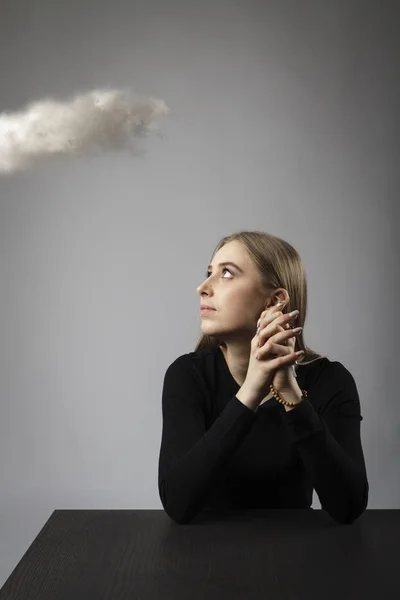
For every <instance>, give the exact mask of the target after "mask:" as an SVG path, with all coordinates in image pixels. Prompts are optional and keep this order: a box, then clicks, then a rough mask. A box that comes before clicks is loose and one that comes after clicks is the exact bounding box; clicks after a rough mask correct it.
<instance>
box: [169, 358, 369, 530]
mask: <svg viewBox="0 0 400 600" xmlns="http://www.w3.org/2000/svg"><path fill="white" fill-rule="evenodd" d="M296 371H297V382H298V385H299V387H300V388H301V389H305V390H307V392H308V397H307V399H306V400H303V401H302V402H301V403H300V404H299V405H298V406H296V407H295V408H294V409H293V410H291V411H285V409H284V407H283V405H282V404H280V403H279V402H278V401H277V400H275V398H271V399H270V400H267V401H266V402H264V403H263V404H261V405H260V406H259V407H258V409H257V410H256V411H253V410H251V409H250V408H248V407H247V406H245V405H244V404H243V403H242V402H240V400H238V399H237V398H236V394H237V392H238V391H239V389H240V386H239V384H238V383H237V382H236V381H235V379H234V378H233V376H232V374H231V372H230V371H229V368H228V365H227V363H226V360H225V357H224V355H223V353H222V351H221V350H220V349H219V348H217V349H207V350H200V351H198V352H190V353H188V354H183V355H182V356H179V357H178V358H177V359H176V360H175V361H174V362H173V363H172V364H170V366H169V367H168V369H167V371H166V373H165V376H164V383H163V391H162V418H163V422H162V437H161V447H160V453H159V463H158V490H159V494H160V499H161V502H162V505H163V508H164V510H165V511H166V513H167V514H168V515H169V517H170V518H171V519H173V520H174V521H175V522H176V523H180V524H183V523H189V522H190V521H191V520H192V519H193V518H194V517H195V516H196V515H197V514H198V513H199V512H200V511H202V510H206V509H230V508H232V509H237V508H246V509H251V508H253V509H258V508H305V509H310V507H311V504H312V494H313V489H315V491H316V493H317V494H318V498H319V500H320V503H321V507H322V509H324V510H326V511H327V512H328V513H329V514H330V515H331V517H332V518H333V519H335V520H336V521H338V522H340V523H352V522H353V521H354V520H355V519H357V518H358V517H359V516H360V515H361V514H362V512H363V511H364V510H365V509H366V507H367V503H368V494H369V485H368V480H367V474H366V468H365V461H364V455H363V451H362V446H361V437H360V424H361V421H362V419H363V417H362V416H361V412H360V400H359V396H358V392H357V387H356V384H355V381H354V378H353V376H352V375H351V373H350V372H349V371H348V370H347V369H346V367H344V366H343V364H342V363H340V362H338V361H330V360H329V359H328V358H326V357H323V358H321V359H318V360H316V361H314V362H312V363H310V364H309V365H303V366H301V365H299V366H297V367H296Z"/></svg>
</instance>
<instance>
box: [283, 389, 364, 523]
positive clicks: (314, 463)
mask: <svg viewBox="0 0 400 600" xmlns="http://www.w3.org/2000/svg"><path fill="white" fill-rule="evenodd" d="M285 399H286V398H285ZM294 408H295V410H294V411H293V412H292V413H290V415H287V413H285V412H283V413H282V414H283V417H284V420H285V422H286V426H287V431H288V434H289V436H290V438H291V441H292V442H293V443H294V445H295V447H296V449H297V451H298V453H299V455H300V456H301V458H302V461H303V464H304V466H305V468H306V470H307V471H308V473H309V475H310V479H311V481H312V483H313V487H314V489H315V491H316V492H317V494H318V497H319V499H320V502H321V506H322V508H323V509H324V510H327V511H328V512H329V514H330V515H331V516H332V517H333V518H334V519H335V520H337V521H339V522H342V523H351V522H352V521H354V520H355V519H356V518H357V517H358V516H360V514H361V513H362V512H363V511H364V510H365V508H366V505H367V501H368V481H367V477H366V471H365V464H364V460H363V455H362V450H361V446H360V450H359V453H358V458H357V459H356V458H354V457H353V456H351V455H350V454H349V453H348V452H347V451H346V450H345V449H344V448H343V447H342V446H341V445H340V444H339V443H338V441H337V440H336V439H335V438H334V436H333V435H332V434H331V433H330V431H329V430H328V428H327V427H326V425H325V424H324V423H323V422H322V420H321V419H320V418H319V417H318V415H317V414H316V413H315V411H314V409H313V407H312V405H311V404H310V403H309V402H308V401H307V400H303V401H301V402H300V404H299V405H298V406H297V407H294Z"/></svg>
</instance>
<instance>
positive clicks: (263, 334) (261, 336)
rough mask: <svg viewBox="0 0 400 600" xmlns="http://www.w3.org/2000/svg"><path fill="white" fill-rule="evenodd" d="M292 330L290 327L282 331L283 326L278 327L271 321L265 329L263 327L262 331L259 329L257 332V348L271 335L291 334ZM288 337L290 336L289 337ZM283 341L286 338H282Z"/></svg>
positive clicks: (277, 324) (278, 325)
mask: <svg viewBox="0 0 400 600" xmlns="http://www.w3.org/2000/svg"><path fill="white" fill-rule="evenodd" d="M293 331H294V329H292V328H291V327H289V328H288V329H284V324H283V325H280V324H279V323H277V322H275V321H273V322H272V323H270V324H269V325H267V326H266V327H264V329H261V330H260V331H259V332H258V346H262V345H264V344H265V342H266V341H267V340H268V339H269V338H270V337H272V336H273V335H276V334H278V333H279V332H285V333H287V332H289V333H290V334H293ZM289 337H290V335H289ZM284 339H288V338H284Z"/></svg>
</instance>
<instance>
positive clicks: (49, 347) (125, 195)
mask: <svg viewBox="0 0 400 600" xmlns="http://www.w3.org/2000/svg"><path fill="white" fill-rule="evenodd" d="M396 5H398V3H397V2H385V1H382V0H377V1H376V2H366V1H361V0H360V1H353V2H351V1H349V0H346V1H337V0H335V1H333V0H332V1H331V2H322V1H321V0H315V1H311V0H308V1H303V2H298V1H295V0H293V1H283V0H276V1H266V0H259V1H250V0H242V1H239V0H235V1H234V0H229V1H227V0H225V1H221V0H209V1H208V2H205V1H204V0H203V1H202V2H198V1H196V2H195V1H193V2H191V1H187V2H183V1H181V2H178V1H177V0H175V1H172V0H157V1H156V0H143V1H141V2H137V1H131V2H128V1H123V0H113V2H111V1H109V0H108V1H107V2H104V1H98V2H88V1H85V2H81V1H78V0H74V1H69V2H66V3H62V2H54V1H51V2H50V1H48V2H44V1H38V0H37V1H35V2H30V1H28V0H24V1H21V0H20V1H18V0H7V1H4V0H2V1H1V2H0V7H1V15H0V89H1V106H0V108H1V110H2V111H5V110H10V111H13V110H20V109H22V108H23V106H24V105H25V104H26V103H27V102H28V101H32V100H38V99H40V98H42V97H44V96H47V95H50V96H55V97H57V98H59V99H64V98H66V97H69V96H70V95H71V94H75V93H78V92H83V91H88V90H90V89H93V88H96V87H102V86H114V87H118V88H130V89H133V90H135V91H137V92H139V93H141V94H150V95H154V96H157V97H161V98H163V99H164V100H165V101H166V102H167V104H168V105H169V106H170V107H171V109H172V113H171V115H170V117H168V118H167V119H164V120H163V122H162V124H161V128H162V131H163V133H164V138H159V137H156V136H151V137H150V138H147V139H146V140H145V141H144V144H143V146H144V147H145V149H146V156H145V158H132V157H129V156H126V155H121V154H109V155H102V156H100V157H95V158H94V157H91V158H85V159H78V160H76V161H65V162H64V161H59V162H57V164H50V163H46V164H44V165H42V166H40V167H37V168H34V169H31V170H29V171H26V172H23V173H20V174H18V175H13V176H10V177H7V178H4V177H3V178H1V180H0V201H1V202H0V277H1V290H0V294H1V295H0V303H1V304H0V328H1V329H0V335H1V345H0V352H1V355H0V359H1V362H0V395H1V397H0V401H1V406H0V408H1V414H0V457H1V458H0V485H1V489H0V494H1V496H0V584H3V583H4V581H5V579H6V578H7V577H8V575H9V574H10V573H11V571H12V570H13V568H14V567H15V566H16V564H17V562H18V561H19V560H20V558H21V557H22V555H23V554H24V552H25V551H26V549H27V548H28V546H29V545H30V543H31V542H32V540H33V539H34V537H35V536H36V535H37V533H38V532H39V530H40V529H41V527H42V526H43V524H44V523H45V521H46V520H47V519H48V517H49V516H50V514H51V513H52V511H53V510H54V509H57V508H137V509H144V508H148V509H151V508H153V509H159V508H161V502H160V500H159V496H158V489H157V461H158V452H159V445H160V437H161V391H162V383H163V377H164V374H165V371H166V369H167V367H168V366H169V364H170V363H171V362H172V361H173V360H175V358H177V357H178V356H179V355H181V354H184V353H186V352H190V351H192V350H193V349H194V346H195V344H196V342H197V340H198V339H199V336H200V334H201V329H200V316H199V312H198V307H199V297H198V295H197V292H196V287H197V286H198V285H199V284H200V283H201V281H202V280H203V277H204V272H205V269H206V266H207V265H208V263H209V259H210V258H211V253H212V251H213V249H214V247H215V245H216V244H217V242H218V241H219V239H220V238H221V237H222V236H224V235H227V234H229V233H232V232H233V231H237V230H240V229H261V230H264V231H267V232H270V233H273V234H275V235H279V236H280V237H283V238H284V239H286V240H288V241H289V242H290V243H292V244H293V245H294V246H295V247H296V248H297V250H298V251H299V252H300V254H301V256H302V258H303V260H304V263H305V266H306V270H307V274H308V284H309V306H308V318H307V323H306V328H305V339H306V340H307V342H308V343H309V345H310V346H311V347H312V348H313V349H315V350H317V351H318V352H320V353H323V354H327V355H328V356H329V357H330V358H331V360H339V361H341V362H342V363H343V364H344V365H345V366H346V367H347V368H348V369H349V370H350V371H351V373H352V374H353V376H354V378H355V380H356V383H357V387H358V391H359V395H360V399H361V405H362V414H363V417H364V420H363V422H362V430H361V431H362V442H363V448H364V452H365V458H366V464H367V472H368V477H369V482H370V499H369V507H368V508H399V507H400V478H399V470H398V455H399V450H400V448H399V423H400V419H399V412H400V411H399V395H398V365H399V351H398V337H397V334H398V325H397V323H398V320H399V316H398V314H397V310H396V309H397V304H398V303H397V298H398V296H397V291H398V258H399V256H398V242H397V239H398V230H397V228H396V225H397V224H398V221H397V219H396V216H397V215H396V213H395V200H396V194H397V193H398V158H399V126H398V107H399V106H400V97H399V96H400V94H399V81H398V72H399V64H398V63H399V61H398V54H397V52H398V49H397V38H398V36H399V11H398V9H397V8H395V6H396ZM313 507H314V508H319V507H320V504H319V502H318V498H317V497H316V495H315V494H314V503H313Z"/></svg>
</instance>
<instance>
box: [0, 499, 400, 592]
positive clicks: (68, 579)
mask: <svg viewBox="0 0 400 600" xmlns="http://www.w3.org/2000/svg"><path fill="white" fill-rule="evenodd" d="M399 538H400V510H390V509H388V510H368V509H367V510H366V511H365V512H364V514H363V515H362V516H361V517H360V518H359V519H358V520H357V521H355V522H354V523H352V524H351V525H342V524H340V523H336V522H335V521H334V520H333V519H332V518H331V517H330V516H329V515H328V514H327V513H326V512H325V511H324V510H251V511H245V510H233V511H226V512H223V513H216V512H211V511H205V512H203V513H200V516H198V517H196V518H195V519H194V520H193V521H192V522H191V523H190V524H186V525H178V524H176V523H174V522H173V521H172V520H171V519H170V518H169V517H168V515H167V514H166V513H165V512H164V511H163V510H55V511H54V512H53V513H52V515H51V516H50V518H49V519H48V521H47V522H46V523H45V525H44V526H43V528H42V529H41V531H40V532H39V534H38V535H37V537H36V538H35V540H34V541H33V542H32V544H31V545H30V546H29V548H28V550H27V551H26V553H25V554H24V556H23V557H22V559H21V560H20V562H19V563H18V565H17V566H16V567H15V569H14V571H13V572H12V573H11V575H10V577H9V578H8V579H7V581H6V582H5V584H4V586H3V587H2V589H1V590H0V600H28V598H29V600H36V599H40V600H92V599H96V600H110V599H112V600H122V599H126V600H128V599H129V600H147V599H149V600H150V599H151V600H158V599H159V598H160V599H162V600H181V599H182V600H197V599H199V600H200V599H201V600H205V599H208V598H214V597H215V598H218V599H219V600H225V599H227V600H228V599H229V600H234V599H236V598H238V599H239V598H240V599H241V600H243V599H244V598H245V599H246V600H248V599H252V598H257V600H260V599H264V598H265V599H271V600H275V599H279V600H280V599H283V600H292V599H298V600H313V599H314V598H315V599H318V600H321V599H323V600H330V599H331V598H332V599H333V598H334V599H335V600H337V599H340V600H347V599H349V600H350V599H351V600H354V599H355V598H372V597H374V595H378V594H379V596H380V598H382V600H391V598H393V599H394V598H396V600H397V599H398V598H399V597H400V584H399V574H398V571H397V568H398V566H397V562H398V560H397V559H398V556H399Z"/></svg>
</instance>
